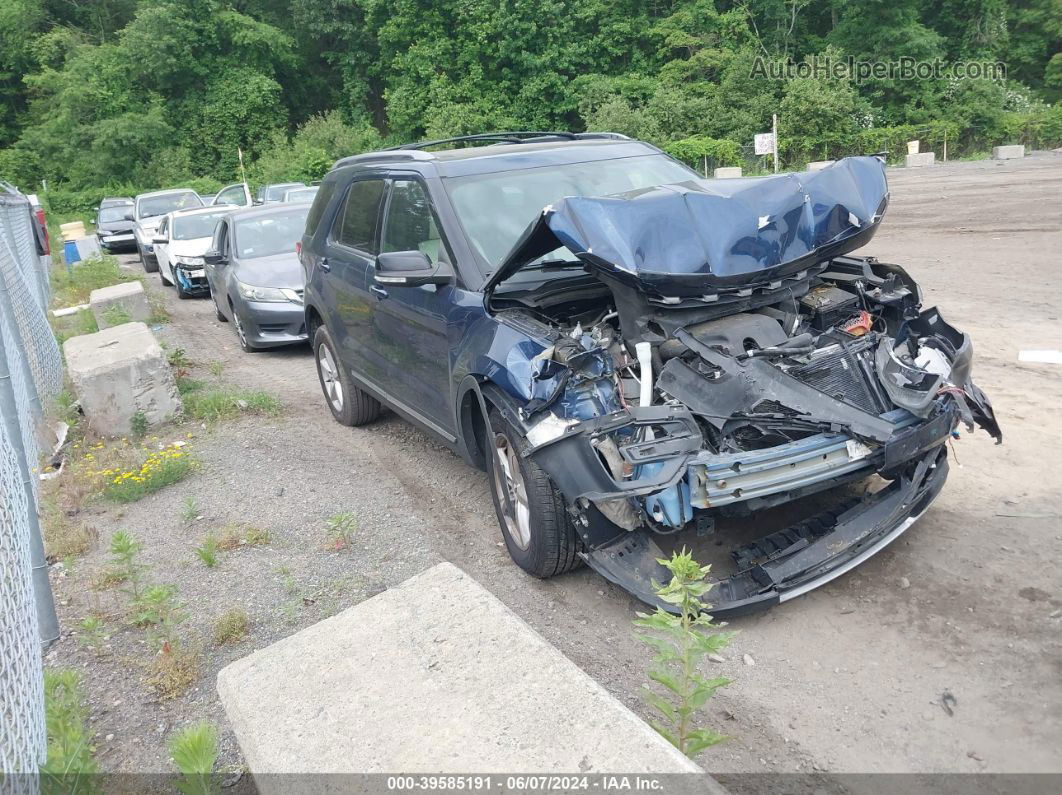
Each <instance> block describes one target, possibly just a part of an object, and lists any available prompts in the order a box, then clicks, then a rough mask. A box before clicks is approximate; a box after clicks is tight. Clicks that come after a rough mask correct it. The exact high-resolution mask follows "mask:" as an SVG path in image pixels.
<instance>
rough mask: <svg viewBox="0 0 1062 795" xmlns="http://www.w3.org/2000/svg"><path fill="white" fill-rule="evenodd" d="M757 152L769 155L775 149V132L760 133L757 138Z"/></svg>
mask: <svg viewBox="0 0 1062 795" xmlns="http://www.w3.org/2000/svg"><path fill="white" fill-rule="evenodd" d="M755 147H756V154H758V155H769V154H771V152H773V151H774V133H760V134H759V135H757V136H756V140H755Z"/></svg>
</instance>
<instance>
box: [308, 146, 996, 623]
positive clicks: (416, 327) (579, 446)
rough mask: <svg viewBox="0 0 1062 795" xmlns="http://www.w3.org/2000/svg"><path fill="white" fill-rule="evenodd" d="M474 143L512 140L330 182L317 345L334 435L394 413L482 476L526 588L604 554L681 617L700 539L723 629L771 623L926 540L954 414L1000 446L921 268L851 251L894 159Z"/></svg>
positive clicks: (412, 157) (312, 239) (313, 278)
mask: <svg viewBox="0 0 1062 795" xmlns="http://www.w3.org/2000/svg"><path fill="white" fill-rule="evenodd" d="M521 138H523V142H520V143H515V142H514V140H520V139H521ZM456 142H461V143H463V144H470V143H479V142H485V143H490V144H495V145H491V146H482V147H478V148H475V147H470V146H467V145H466V146H465V147H464V148H452V149H449V150H445V149H444V150H439V151H432V152H428V151H425V149H424V147H423V145H413V146H409V147H405V148H399V149H397V150H391V151H384V152H374V153H367V154H362V155H357V156H353V157H349V158H344V159H342V160H340V161H338V162H337V163H336V164H335V166H334V168H333V169H332V171H331V172H330V173H329V174H328V175H327V176H326V177H325V179H324V182H323V184H322V185H321V189H320V192H319V193H318V195H317V198H316V199H315V200H314V204H313V207H312V209H311V211H310V214H309V216H308V219H307V223H306V230H305V233H304V235H303V238H302V241H301V249H300V252H301V254H300V257H301V262H302V265H303V269H304V271H305V283H306V288H305V294H304V302H305V313H306V326H307V329H308V332H309V334H310V336H311V338H312V345H313V350H314V358H315V361H316V365H317V369H318V375H319V379H320V382H321V387H322V391H323V393H324V396H325V401H326V404H327V406H328V408H329V410H330V411H331V413H332V415H333V417H334V418H335V419H336V420H337V421H338V422H340V423H341V424H344V425H363V424H365V423H368V422H371V421H372V420H373V419H374V418H375V417H376V416H377V415H378V413H379V411H380V407H381V405H386V406H388V407H389V408H391V409H393V410H394V411H395V412H396V413H398V414H400V415H402V416H403V417H405V418H407V419H408V420H410V421H412V422H414V423H415V424H417V425H418V426H419V427H421V428H422V429H424V430H425V431H426V432H427V433H429V434H430V435H432V436H433V437H435V438H437V439H439V440H440V441H441V442H443V443H445V444H446V445H448V446H450V447H451V448H452V449H454V450H455V451H457V452H458V453H459V454H460V455H461V456H462V457H464V459H465V460H466V461H467V462H469V463H470V464H473V465H476V466H479V467H481V468H484V469H486V471H487V473H488V483H489V487H490V490H491V494H492V498H493V502H494V507H495V511H496V513H497V516H498V520H499V524H500V525H501V533H502V537H503V539H504V541H505V545H506V547H507V548H508V550H509V553H510V555H511V556H512V558H513V560H514V561H515V562H516V563H517V564H518V565H519V566H520V567H522V568H523V569H525V570H526V571H527V572H529V573H531V574H533V575H535V576H537V577H549V576H552V575H555V574H559V573H561V572H563V571H566V570H568V569H571V568H572V567H574V566H576V565H577V564H578V563H579V562H580V561H585V562H586V563H588V564H589V565H590V566H591V567H593V568H594V569H595V570H596V571H598V572H599V573H601V574H602V575H603V576H604V577H605V578H607V579H608V580H611V581H612V582H615V583H618V584H619V585H621V586H622V587H624V588H626V589H627V590H628V591H629V592H630V593H632V594H633V595H635V596H636V597H638V598H639V599H642V600H643V601H645V602H647V603H650V604H654V605H658V606H660V607H663V608H664V609H667V610H672V611H674V610H675V606H674V605H670V604H667V603H666V602H664V601H662V600H660V599H659V598H658V597H657V596H656V593H655V589H654V588H653V586H652V582H653V580H656V581H659V582H666V581H667V578H668V572H667V570H666V569H665V568H663V567H662V566H661V565H659V564H658V563H657V562H656V559H657V558H661V557H666V554H665V552H664V550H665V549H671V548H676V547H678V546H679V545H680V544H687V545H690V546H691V547H692V548H694V549H695V550H699V552H698V555H699V557H700V558H701V563H711V564H713V570H712V574H713V576H714V580H713V583H712V586H711V589H710V590H709V591H708V592H707V593H706V594H705V595H704V599H705V601H707V602H709V603H711V604H712V605H714V608H713V610H712V612H713V613H715V614H719V615H726V614H737V613H741V612H745V611H749V610H753V609H758V608H763V607H766V606H769V605H772V604H775V603H778V602H780V601H785V600H788V599H791V598H793V597H794V596H797V595H799V594H801V593H804V592H806V591H808V590H811V589H812V588H815V587H817V586H820V585H822V584H824V583H826V582H828V581H829V580H831V579H833V578H834V577H837V576H839V575H840V574H842V573H843V572H845V571H847V570H848V569H850V568H852V567H853V566H855V565H857V564H859V563H860V562H861V561H863V560H864V559H866V558H868V557H870V556H871V555H873V554H874V553H875V552H877V551H878V550H880V549H881V548H883V547H884V546H885V545H887V544H888V543H889V542H891V541H893V540H894V539H895V538H897V537H898V536H899V535H900V534H901V533H903V532H904V531H905V530H906V529H907V528H908V527H910V526H911V525H912V524H913V523H914V522H915V521H916V520H917V519H918V518H919V517H920V516H921V515H922V514H923V513H924V512H925V510H926V508H927V507H928V506H929V504H930V503H931V502H932V501H933V499H934V498H935V497H936V495H937V494H938V492H939V491H940V489H941V487H942V486H943V484H944V480H945V478H946V477H947V471H948V460H947V453H946V448H945V442H946V441H947V440H948V439H949V436H950V434H951V433H952V432H953V431H954V430H955V429H956V426H957V425H958V424H959V423H960V422H962V423H964V424H966V425H967V426H968V427H973V425H974V424H977V425H980V426H981V427H983V428H984V429H986V430H987V431H988V432H989V433H990V434H991V435H993V436H994V437H996V438H997V439H1001V432H1000V429H999V426H998V425H997V423H996V421H995V419H994V415H993V412H992V407H991V405H990V403H989V401H988V399H987V398H986V397H985V395H984V394H983V393H982V392H981V390H980V389H978V388H977V386H975V385H974V383H973V382H972V381H971V379H970V370H971V359H972V349H971V344H970V339H969V337H968V336H967V335H965V334H964V333H962V332H961V331H958V330H957V329H955V328H954V327H952V326H951V325H949V324H948V323H947V322H945V320H944V319H943V317H942V316H941V314H940V312H939V311H938V310H937V309H935V308H932V307H931V308H925V307H923V306H922V297H921V291H920V289H919V287H918V285H917V283H916V282H915V281H914V279H912V278H911V276H910V275H908V273H907V272H906V271H904V270H903V269H902V268H901V267H899V266H897V265H889V264H885V263H881V262H878V261H877V260H876V259H874V258H873V257H857V256H849V252H851V251H853V250H854V249H856V248H858V247H860V246H862V245H865V244H866V243H867V242H868V241H869V240H870V239H871V237H872V236H873V234H874V232H875V231H876V229H877V227H878V225H879V223H880V221H881V218H882V215H883V213H884V211H885V207H886V204H887V199H888V189H887V185H886V181H885V169H884V164H883V163H882V161H881V160H879V159H877V158H875V157H856V158H846V159H844V160H840V161H838V162H837V163H836V164H834V165H832V166H830V167H828V168H826V169H824V170H822V171H820V172H817V173H804V174H800V175H799V178H797V179H794V178H793V177H792V176H791V175H778V176H772V177H763V178H759V179H745V180H705V179H702V178H700V177H699V176H698V175H697V174H696V173H695V172H694V171H692V170H690V169H689V168H687V167H686V166H685V165H682V164H681V163H679V162H677V161H675V160H673V159H671V158H670V157H668V156H667V155H665V154H664V153H663V152H661V151H660V150H659V149H657V148H656V147H653V146H650V145H649V144H646V143H641V142H637V141H633V140H629V139H626V138H625V137H623V136H619V135H609V134H581V135H580V134H555V133H539V134H504V135H500V136H499V135H484V136H470V137H465V138H462V139H457V140H456V141H455V143H456ZM445 143H447V142H445V141H444V142H434V144H433V145H435V146H438V145H442V144H445ZM857 483H858V484H861V485H863V484H865V485H867V487H868V488H867V490H866V491H862V490H855V488H854V486H855V484H857ZM813 494H814V495H816V499H815V500H814V501H808V500H805V499H804V498H805V497H808V496H809V495H813ZM783 504H790V508H789V509H788V510H787V511H786V512H777V511H776V512H773V513H767V512H766V509H767V508H771V507H774V506H779V505H783ZM780 515H781V516H783V517H784V518H785V519H786V520H787V521H783V522H779V521H778V517H779V516H780ZM705 537H707V540H706V541H699V540H700V539H703V538H705ZM698 541H699V543H698ZM728 553H729V554H728Z"/></svg>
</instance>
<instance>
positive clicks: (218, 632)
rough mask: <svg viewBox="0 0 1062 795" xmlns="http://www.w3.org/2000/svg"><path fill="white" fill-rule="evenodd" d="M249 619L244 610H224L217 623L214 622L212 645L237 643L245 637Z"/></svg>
mask: <svg viewBox="0 0 1062 795" xmlns="http://www.w3.org/2000/svg"><path fill="white" fill-rule="evenodd" d="M249 626H250V619H248V618H247V613H246V612H245V611H244V610H241V609H240V608H238V607H236V608H233V609H232V610H226V611H225V612H224V613H222V614H221V615H220V616H218V619H217V621H215V622H214V643H215V644H216V645H218V646H221V645H223V644H225V643H239V642H240V641H241V640H243V639H244V638H246V637H247V630H248V628H249Z"/></svg>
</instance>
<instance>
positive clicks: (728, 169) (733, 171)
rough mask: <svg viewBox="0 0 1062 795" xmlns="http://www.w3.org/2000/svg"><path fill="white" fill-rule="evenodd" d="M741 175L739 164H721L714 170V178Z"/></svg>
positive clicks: (731, 177)
mask: <svg viewBox="0 0 1062 795" xmlns="http://www.w3.org/2000/svg"><path fill="white" fill-rule="evenodd" d="M740 176H741V167H740V166H722V167H721V168H717V169H716V170H715V178H716V179H736V178H737V177H740Z"/></svg>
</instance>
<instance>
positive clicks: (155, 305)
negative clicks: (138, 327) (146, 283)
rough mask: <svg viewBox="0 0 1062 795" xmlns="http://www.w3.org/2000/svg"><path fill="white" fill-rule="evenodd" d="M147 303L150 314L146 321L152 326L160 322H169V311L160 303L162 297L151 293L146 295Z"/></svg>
mask: <svg viewBox="0 0 1062 795" xmlns="http://www.w3.org/2000/svg"><path fill="white" fill-rule="evenodd" d="M148 305H149V306H150V308H151V316H150V317H149V318H148V323H149V324H150V325H152V326H157V325H160V324H162V323H169V322H170V312H169V310H168V309H166V305H165V304H164V303H162V299H161V298H159V297H158V296H156V295H154V294H152V295H149V296H148Z"/></svg>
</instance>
